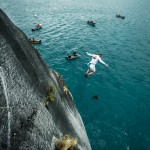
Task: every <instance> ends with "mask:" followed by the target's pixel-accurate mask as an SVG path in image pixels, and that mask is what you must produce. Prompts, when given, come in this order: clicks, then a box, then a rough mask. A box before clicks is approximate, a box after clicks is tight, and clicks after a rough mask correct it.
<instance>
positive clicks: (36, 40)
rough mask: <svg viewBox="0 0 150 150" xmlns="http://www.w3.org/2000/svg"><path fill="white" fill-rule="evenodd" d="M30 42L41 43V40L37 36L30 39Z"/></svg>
mask: <svg viewBox="0 0 150 150" xmlns="http://www.w3.org/2000/svg"><path fill="white" fill-rule="evenodd" d="M29 42H30V43H31V44H41V40H39V39H35V38H32V39H29Z"/></svg>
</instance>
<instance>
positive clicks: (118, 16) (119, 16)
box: [116, 14, 125, 19]
mask: <svg viewBox="0 0 150 150" xmlns="http://www.w3.org/2000/svg"><path fill="white" fill-rule="evenodd" d="M116 17H117V18H121V19H125V16H121V15H120V14H118V15H116Z"/></svg>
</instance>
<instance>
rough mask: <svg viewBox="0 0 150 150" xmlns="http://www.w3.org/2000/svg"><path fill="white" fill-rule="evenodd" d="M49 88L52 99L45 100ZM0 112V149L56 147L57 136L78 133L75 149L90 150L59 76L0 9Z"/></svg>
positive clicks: (68, 93) (80, 120)
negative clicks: (51, 100)
mask: <svg viewBox="0 0 150 150" xmlns="http://www.w3.org/2000/svg"><path fill="white" fill-rule="evenodd" d="M51 88H52V89H54V91H53V92H51ZM50 92H51V95H50V96H52V98H53V102H50V101H48V100H46V97H47V95H48V94H49V93H50ZM0 118H1V121H0V149H7V150H9V149H12V150H27V149H28V150H54V149H55V142H56V140H57V139H59V138H61V137H62V136H63V135H65V134H69V135H71V136H72V137H76V138H77V139H78V144H77V146H76V148H75V149H76V150H91V146H90V143H89V140H88V137H87V134H86V131H85V128H84V125H83V122H82V119H81V117H80V114H79V112H78V110H77V109H76V106H75V104H74V101H73V98H72V95H71V93H70V92H69V90H68V89H67V88H66V85H65V83H64V81H63V79H62V78H61V76H60V75H59V74H58V73H56V72H55V71H53V70H52V69H49V68H48V67H47V65H46V64H45V62H44V61H43V59H42V58H41V56H40V54H39V53H38V51H37V50H36V49H35V48H34V47H33V46H32V45H31V44H30V43H29V41H28V38H27V37H26V35H25V34H24V33H23V32H22V31H21V30H20V29H19V28H18V27H16V26H15V25H14V24H13V23H12V22H11V21H10V19H9V18H8V17H7V16H6V15H5V14H4V12H3V11H2V10H0Z"/></svg>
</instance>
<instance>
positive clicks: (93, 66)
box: [89, 64, 96, 72]
mask: <svg viewBox="0 0 150 150" xmlns="http://www.w3.org/2000/svg"><path fill="white" fill-rule="evenodd" d="M89 68H90V69H91V70H92V71H93V72H95V71H96V69H95V65H94V64H90V66H89Z"/></svg>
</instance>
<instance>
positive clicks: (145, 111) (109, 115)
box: [0, 0, 150, 150]
mask: <svg viewBox="0 0 150 150" xmlns="http://www.w3.org/2000/svg"><path fill="white" fill-rule="evenodd" d="M0 7H1V8H2V9H3V10H4V11H5V12H6V13H7V15H8V16H9V17H10V18H11V20H12V21H13V22H14V23H15V24H16V25H17V26H19V27H20V28H21V29H22V30H23V31H24V32H25V33H26V34H27V36H28V37H29V38H32V37H35V38H39V39H42V44H41V45H39V46H36V47H37V48H38V49H39V52H40V54H41V55H42V57H43V59H44V60H45V61H46V63H47V64H48V66H49V67H51V68H53V69H55V70H56V71H58V72H59V73H60V74H61V75H62V76H63V77H64V79H65V82H66V83H67V85H68V87H69V89H70V91H71V92H72V94H73V97H74V100H75V103H76V105H77V108H78V110H79V112H80V114H81V116H82V118H83V121H84V124H85V127H86V130H87V134H88V136H89V139H90V143H91V145H92V149H93V150H101V149H102V150H150V0H143V1H140V0H124V1H119V0H83V1H81V0H76V1H75V0H58V1H55V0H43V1H40V0H36V1H35V0H33V1H29V0H19V1H18V0H5V1H4V0H1V1H0ZM117 13H120V14H122V15H125V16H126V18H125V20H122V19H119V18H116V17H115V15H116V14H117ZM34 14H36V15H37V17H34ZM89 19H91V20H94V22H96V27H91V26H89V25H87V24H86V21H87V20H89ZM37 23H42V24H43V28H42V29H41V30H39V31H36V32H32V31H31V28H32V27H33V26H34V25H35V24H37ZM73 51H77V52H78V53H79V54H80V58H78V59H76V60H72V61H67V60H65V59H64V57H65V56H66V55H67V54H68V53H71V52H73ZM86 51H88V52H90V53H98V52H102V53H103V57H102V59H103V60H104V61H105V62H106V63H107V64H109V66H110V67H109V68H106V67H105V66H103V65H102V64H100V63H98V64H97V65H96V69H97V71H96V74H95V75H93V76H91V77H89V78H87V79H86V78H85V77H84V74H85V72H86V70H87V63H88V62H89V61H90V59H91V58H90V57H89V56H87V55H86V53H85V52H86ZM94 95H97V96H98V99H97V100H95V99H92V96H94Z"/></svg>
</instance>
